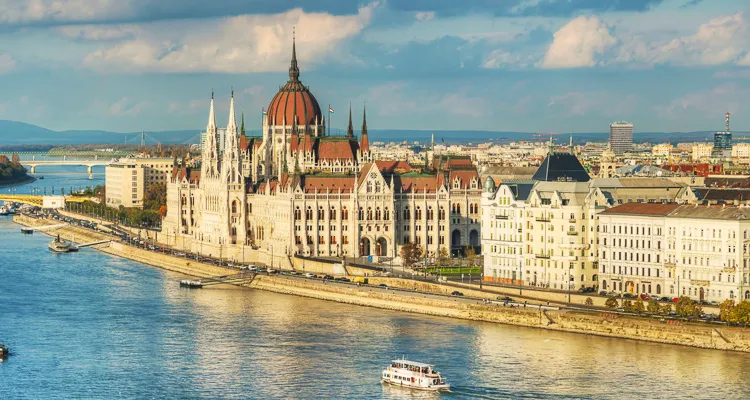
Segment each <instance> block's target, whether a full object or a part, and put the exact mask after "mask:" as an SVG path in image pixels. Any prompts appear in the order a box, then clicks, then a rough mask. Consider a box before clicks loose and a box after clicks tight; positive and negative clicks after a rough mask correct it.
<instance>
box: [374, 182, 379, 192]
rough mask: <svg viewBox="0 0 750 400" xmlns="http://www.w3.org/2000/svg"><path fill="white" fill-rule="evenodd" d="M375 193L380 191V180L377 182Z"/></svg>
mask: <svg viewBox="0 0 750 400" xmlns="http://www.w3.org/2000/svg"><path fill="white" fill-rule="evenodd" d="M375 193H380V182H375Z"/></svg>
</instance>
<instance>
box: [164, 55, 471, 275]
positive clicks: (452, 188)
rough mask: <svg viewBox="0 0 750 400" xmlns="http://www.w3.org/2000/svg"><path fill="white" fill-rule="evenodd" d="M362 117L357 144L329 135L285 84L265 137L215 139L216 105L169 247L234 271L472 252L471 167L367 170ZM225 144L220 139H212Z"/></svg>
mask: <svg viewBox="0 0 750 400" xmlns="http://www.w3.org/2000/svg"><path fill="white" fill-rule="evenodd" d="M366 118H367V117H366V111H364V112H363V116H362V129H361V131H360V132H359V137H357V136H356V135H355V132H354V129H353V126H352V115H351V108H350V110H349V125H348V129H347V133H346V135H337V136H331V135H326V123H325V119H324V118H323V114H322V113H321V109H320V106H319V104H318V102H317V100H316V99H315V97H314V96H313V94H312V93H311V92H310V90H309V88H308V87H306V86H304V85H303V84H302V82H301V81H300V76H299V68H298V65H297V57H296V48H295V45H294V44H293V45H292V60H291V65H290V67H289V80H288V81H287V82H286V84H285V85H284V86H283V87H281V88H280V89H279V92H278V93H277V94H276V95H275V96H274V97H273V99H272V100H271V103H270V104H269V106H268V109H267V112H266V113H264V115H263V121H262V136H246V135H245V134H244V132H241V131H240V130H239V129H238V126H237V122H236V116H235V105H234V96H233V95H232V98H231V100H230V105H229V121H228V122H227V125H226V127H225V128H224V129H223V130H220V129H219V128H217V125H216V117H215V110H214V100H213V95H212V96H211V103H210V106H209V114H208V124H207V126H206V132H205V146H203V148H202V154H201V156H202V157H201V163H200V166H199V167H196V168H188V167H184V166H183V167H179V168H175V170H174V171H173V173H172V177H171V179H170V181H169V182H168V184H167V209H168V212H167V215H166V217H165V219H164V221H163V229H162V232H163V233H164V235H165V236H166V238H167V241H168V242H169V244H170V245H172V246H174V247H175V248H179V249H183V250H186V251H190V252H194V253H198V254H204V255H208V256H212V257H221V258H223V259H231V260H235V261H237V262H262V263H266V264H268V265H274V266H277V267H289V266H290V263H291V257H294V256H306V257H329V258H330V257H350V258H351V257H364V256H373V258H375V261H377V260H378V259H381V260H382V259H383V258H385V259H395V260H396V262H398V260H399V250H400V247H401V246H402V245H403V244H406V243H416V244H418V245H420V246H421V247H422V249H423V250H424V251H425V253H426V254H427V255H428V256H433V257H434V256H436V255H437V254H438V252H439V251H440V250H441V249H443V248H444V249H446V250H448V251H451V252H452V254H456V253H458V252H460V251H462V250H463V249H465V248H466V246H475V247H477V248H478V246H479V245H480V237H481V236H480V224H481V217H480V207H479V205H480V202H481V196H482V183H481V182H480V177H479V175H478V173H477V170H476V168H475V167H474V166H473V165H472V162H471V159H470V158H468V157H465V156H464V157H462V156H455V155H454V156H448V155H437V154H434V152H432V151H428V152H427V153H426V156H425V162H424V165H419V166H416V165H409V164H408V163H407V162H405V161H378V160H375V159H373V156H372V153H371V151H370V141H369V138H368V133H367V119H366ZM220 133H223V134H220Z"/></svg>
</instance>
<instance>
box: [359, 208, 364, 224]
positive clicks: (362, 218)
mask: <svg viewBox="0 0 750 400" xmlns="http://www.w3.org/2000/svg"><path fill="white" fill-rule="evenodd" d="M364 219H365V212H364V210H363V209H362V207H360V208H359V220H360V221H362V220H364Z"/></svg>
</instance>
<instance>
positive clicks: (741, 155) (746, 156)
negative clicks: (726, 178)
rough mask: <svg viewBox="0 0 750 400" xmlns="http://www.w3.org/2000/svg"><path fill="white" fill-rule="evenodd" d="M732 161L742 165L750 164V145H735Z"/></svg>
mask: <svg viewBox="0 0 750 400" xmlns="http://www.w3.org/2000/svg"><path fill="white" fill-rule="evenodd" d="M732 159H734V161H736V162H739V163H742V164H750V143H737V144H735V145H733V146H732Z"/></svg>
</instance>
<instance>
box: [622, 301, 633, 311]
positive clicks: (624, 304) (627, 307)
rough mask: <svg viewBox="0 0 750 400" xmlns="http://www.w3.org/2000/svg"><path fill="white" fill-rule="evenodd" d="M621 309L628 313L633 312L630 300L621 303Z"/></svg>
mask: <svg viewBox="0 0 750 400" xmlns="http://www.w3.org/2000/svg"><path fill="white" fill-rule="evenodd" d="M622 308H623V309H624V310H625V311H628V312H633V302H632V301H630V300H624V301H623V302H622Z"/></svg>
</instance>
